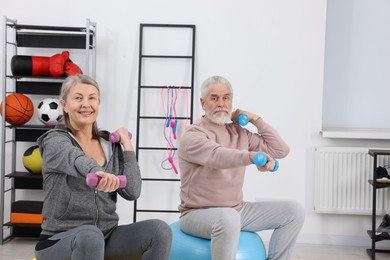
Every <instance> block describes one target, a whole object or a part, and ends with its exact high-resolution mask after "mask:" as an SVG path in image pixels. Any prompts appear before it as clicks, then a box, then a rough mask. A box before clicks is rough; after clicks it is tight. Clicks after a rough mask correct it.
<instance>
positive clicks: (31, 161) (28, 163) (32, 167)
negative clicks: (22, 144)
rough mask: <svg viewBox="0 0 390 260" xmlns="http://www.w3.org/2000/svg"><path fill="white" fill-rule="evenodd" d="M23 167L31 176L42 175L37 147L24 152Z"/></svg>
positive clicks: (40, 156) (39, 153) (40, 157)
mask: <svg viewBox="0 0 390 260" xmlns="http://www.w3.org/2000/svg"><path fill="white" fill-rule="evenodd" d="M23 166H24V168H26V170H27V171H29V172H31V173H32V174H37V175H39V174H42V155H41V152H40V151H39V146H38V145H34V146H31V147H30V148H28V149H27V150H26V151H25V152H24V154H23Z"/></svg>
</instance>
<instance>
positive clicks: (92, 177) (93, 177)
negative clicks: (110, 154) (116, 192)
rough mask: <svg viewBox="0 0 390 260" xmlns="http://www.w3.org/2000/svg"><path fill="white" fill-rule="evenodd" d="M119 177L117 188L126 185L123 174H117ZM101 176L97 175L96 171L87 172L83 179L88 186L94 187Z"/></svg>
mask: <svg viewBox="0 0 390 260" xmlns="http://www.w3.org/2000/svg"><path fill="white" fill-rule="evenodd" d="M117 177H118V178H119V188H124V187H126V184H127V179H126V176H124V175H118V176H117ZM101 178H102V177H100V176H99V175H97V174H96V173H88V174H87V178H86V179H85V181H86V183H87V185H88V186H91V187H96V186H97V185H98V183H99V181H100V179H101Z"/></svg>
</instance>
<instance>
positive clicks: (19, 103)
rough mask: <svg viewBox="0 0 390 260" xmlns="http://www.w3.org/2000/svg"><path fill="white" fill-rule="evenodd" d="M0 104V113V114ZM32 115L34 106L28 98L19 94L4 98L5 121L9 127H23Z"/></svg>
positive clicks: (0, 106)
mask: <svg viewBox="0 0 390 260" xmlns="http://www.w3.org/2000/svg"><path fill="white" fill-rule="evenodd" d="M2 109H3V108H2V104H0V113H2V111H3V110H2ZM33 114H34V105H33V103H32V101H31V99H30V98H29V97H27V96H26V95H23V94H21V93H14V94H10V95H8V96H7V97H6V98H5V121H7V122H8V123H10V124H11V125H24V124H25V123H27V122H28V121H30V119H31V117H32V116H33Z"/></svg>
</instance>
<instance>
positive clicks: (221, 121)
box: [206, 110, 232, 125]
mask: <svg viewBox="0 0 390 260" xmlns="http://www.w3.org/2000/svg"><path fill="white" fill-rule="evenodd" d="M224 111H226V110H224ZM226 112H227V113H228V115H227V116H216V115H215V114H214V113H215V111H212V112H210V111H207V112H206V115H207V117H208V118H209V119H210V120H211V121H213V122H214V123H216V124H218V125H224V124H226V123H228V122H230V121H231V117H232V111H231V110H230V111H226Z"/></svg>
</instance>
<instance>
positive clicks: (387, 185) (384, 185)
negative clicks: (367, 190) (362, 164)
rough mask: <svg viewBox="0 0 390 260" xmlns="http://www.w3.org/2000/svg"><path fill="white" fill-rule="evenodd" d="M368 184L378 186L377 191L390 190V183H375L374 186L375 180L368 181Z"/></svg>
mask: <svg viewBox="0 0 390 260" xmlns="http://www.w3.org/2000/svg"><path fill="white" fill-rule="evenodd" d="M368 183H369V184H371V185H373V186H374V185H376V188H377V189H381V188H390V183H380V182H375V184H374V180H368Z"/></svg>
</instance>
